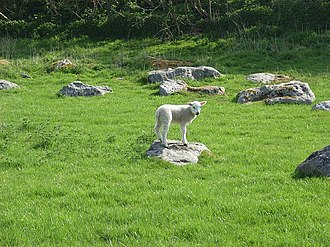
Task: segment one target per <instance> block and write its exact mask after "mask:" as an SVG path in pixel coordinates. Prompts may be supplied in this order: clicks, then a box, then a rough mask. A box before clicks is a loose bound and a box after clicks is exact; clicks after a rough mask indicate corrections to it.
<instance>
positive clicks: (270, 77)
mask: <svg viewBox="0 0 330 247" xmlns="http://www.w3.org/2000/svg"><path fill="white" fill-rule="evenodd" d="M246 79H247V80H248V81H252V82H257V83H259V82H261V83H264V84H272V83H274V82H284V81H289V80H290V77H289V76H286V75H278V74H277V75H275V74H272V73H255V74H251V75H248V76H247V77H246Z"/></svg>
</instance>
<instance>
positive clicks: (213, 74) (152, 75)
mask: <svg viewBox="0 0 330 247" xmlns="http://www.w3.org/2000/svg"><path fill="white" fill-rule="evenodd" d="M220 76H222V74H220V72H219V71H217V70H216V69H214V68H212V67H208V66H200V67H177V68H175V69H166V70H154V71H150V72H149V73H148V81H149V82H150V83H157V82H160V83H163V82H164V81H166V80H168V79H174V78H175V77H181V78H189V79H193V80H201V79H204V78H218V77H220Z"/></svg>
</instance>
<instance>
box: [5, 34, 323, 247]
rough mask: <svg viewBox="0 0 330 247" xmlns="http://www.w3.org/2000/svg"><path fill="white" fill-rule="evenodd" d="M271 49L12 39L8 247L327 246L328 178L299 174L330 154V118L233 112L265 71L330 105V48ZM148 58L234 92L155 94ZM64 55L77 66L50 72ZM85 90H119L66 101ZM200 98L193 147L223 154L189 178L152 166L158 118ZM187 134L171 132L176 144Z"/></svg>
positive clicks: (184, 172)
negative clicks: (201, 68) (210, 75)
mask: <svg viewBox="0 0 330 247" xmlns="http://www.w3.org/2000/svg"><path fill="white" fill-rule="evenodd" d="M263 42H265V43H262V42H260V43H259V44H258V43H253V42H252V41H251V42H250V43H240V42H238V41H237V40H216V41H212V40H208V39H200V40H199V39H195V38H192V39H185V40H181V41H176V42H168V43H161V42H159V41H157V40H133V41H121V40H117V41H104V42H90V41H86V40H72V41H68V42H59V41H57V40H48V41H40V42H37V41H32V40H3V42H0V44H2V45H0V48H1V50H0V55H1V57H0V59H9V60H10V61H11V64H10V65H0V79H6V80H9V81H12V82H15V83H17V84H19V85H20V86H21V88H20V89H15V90H9V91H1V92H0V179H1V181H0V246H91V245H93V246H107V245H108V246H199V245H200V246H329V245H330V237H329V234H328V233H329V230H330V217H329V208H330V204H329V202H330V200H329V199H330V196H329V180H328V179H325V178H307V179H296V178H294V176H293V171H294V169H295V168H296V167H297V166H298V165H299V164H300V163H301V162H302V161H303V160H304V159H305V158H307V156H308V155H309V154H311V153H312V152H313V151H315V150H317V149H320V148H323V147H324V146H326V145H329V133H330V125H329V122H330V115H329V113H328V112H323V111H312V110H311V106H310V105H274V106H267V105H265V104H263V103H254V104H248V105H241V104H237V103H235V102H234V101H233V99H234V97H235V95H236V94H237V93H238V92H239V91H240V90H243V89H246V88H248V87H254V86H256V85H255V84H253V83H250V82H247V81H246V80H245V75H247V74H248V73H251V72H260V71H268V72H282V73H285V74H288V75H290V76H292V77H293V78H295V79H298V80H303V81H306V82H308V83H309V85H310V87H311V88H312V90H313V91H314V93H315V94H316V98H317V99H316V101H315V103H318V102H320V101H324V100H329V97H330V87H329V67H328V66H329V64H330V63H329V46H328V45H327V44H326V43H325V44H322V45H321V47H313V46H312V47H308V46H299V47H298V48H299V49H298V48H295V47H294V46H293V44H292V43H290V42H287V41H278V42H277V43H276V44H275V43H274V42H273V41H269V42H268V43H267V42H266V41H263ZM279 42H280V43H279ZM281 42H282V43H281ZM270 45H276V47H277V48H276V49H275V51H269V49H268V48H267V47H268V46H270ZM283 54H286V55H285V56H284V57H283ZM147 55H152V56H161V57H164V58H174V59H182V60H188V61H192V62H193V63H194V64H195V65H210V66H214V67H216V68H217V69H219V71H220V72H222V73H225V74H226V76H225V77H223V78H220V79H218V80H205V81H204V82H201V83H200V84H201V85H202V84H211V85H219V86H224V87H225V88H226V94H227V95H226V96H205V95H199V94H192V93H182V94H176V95H172V96H168V97H160V96H158V95H157V85H148V84H146V76H147V71H148V70H150V69H151V68H150V67H149V65H148V64H147V63H146V61H145V57H146V56H147ZM62 58H69V59H70V60H72V61H73V62H74V63H75V64H76V65H77V66H76V67H75V68H73V69H70V70H67V71H63V72H60V71H59V72H50V71H49V67H50V66H51V63H52V62H53V61H56V60H58V59H62ZM47 71H48V72H47ZM21 72H26V73H29V74H30V75H31V76H32V77H33V79H23V78H21V77H20V73H21ZM120 78H124V80H122V79H120ZM74 80H81V81H83V82H84V83H88V84H92V85H108V86H110V87H111V88H112V89H113V91H114V92H113V93H111V94H106V95H105V96H103V97H93V98H65V97H58V96H56V93H57V92H58V91H59V90H60V89H61V88H62V87H63V86H64V85H67V84H68V83H70V82H72V81H74ZM190 83H192V84H195V85H198V83H196V82H190ZM191 100H207V101H208V104H207V105H206V106H205V107H204V109H203V111H202V114H201V115H200V116H199V117H198V118H197V119H196V120H195V121H194V122H193V123H192V124H191V125H190V126H189V127H188V135H187V137H188V141H199V142H202V143H204V144H206V145H207V147H208V148H209V149H210V150H211V151H212V153H211V154H210V155H208V154H203V155H202V157H201V158H200V161H199V163H198V164H197V165H188V166H184V167H177V166H174V165H172V164H169V163H167V162H164V161H160V160H158V159H154V158H147V157H146V156H145V152H146V150H147V149H148V147H149V145H150V144H151V142H152V141H153V140H154V139H155V138H156V136H155V134H154V132H153V126H154V112H155V110H156V109H157V107H158V106H159V105H161V104H164V103H176V104H181V103H185V102H188V101H191ZM179 137H180V132H179V127H178V126H171V129H170V133H169V138H170V139H178V138H179Z"/></svg>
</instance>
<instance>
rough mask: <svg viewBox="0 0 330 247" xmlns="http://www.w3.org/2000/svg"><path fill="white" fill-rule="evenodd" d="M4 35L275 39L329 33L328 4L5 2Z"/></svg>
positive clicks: (273, 0) (281, 0)
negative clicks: (285, 35) (289, 34)
mask: <svg viewBox="0 0 330 247" xmlns="http://www.w3.org/2000/svg"><path fill="white" fill-rule="evenodd" d="M1 2H2V3H1V5H0V34H1V35H2V36H4V35H9V36H14V37H50V36H55V35H62V36H65V37H75V36H80V35H88V36H90V37H94V38H95V37H97V38H118V37H121V38H130V37H141V36H144V37H145V36H158V37H162V38H173V37H177V36H179V35H183V34H198V33H208V34H211V35H213V36H217V37H223V36H226V35H228V34H231V33H237V32H238V33H240V34H242V35H254V36H255V35H258V36H272V37H274V36H275V35H276V36H279V35H282V34H283V33H287V32H291V31H295V32H297V31H299V32H300V31H306V30H308V31H314V32H323V31H325V30H327V29H328V25H329V16H330V2H329V1H327V0H292V1H286V0H264V1H260V0H227V1H225V0H214V1H211V0H153V1H151V0H140V1H138V0H134V1H133V0H130V1H124V0H117V1H116V0H60V1H54V0H3V1H1Z"/></svg>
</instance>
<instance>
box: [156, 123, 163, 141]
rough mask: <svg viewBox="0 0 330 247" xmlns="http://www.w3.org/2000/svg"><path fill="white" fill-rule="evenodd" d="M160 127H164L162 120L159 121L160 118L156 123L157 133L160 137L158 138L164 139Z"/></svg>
mask: <svg viewBox="0 0 330 247" xmlns="http://www.w3.org/2000/svg"><path fill="white" fill-rule="evenodd" d="M160 127H162V124H161V122H160V121H158V119H157V120H156V125H155V132H156V134H157V137H158V140H160V141H161V140H162V136H161V134H160V131H159V130H160Z"/></svg>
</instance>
